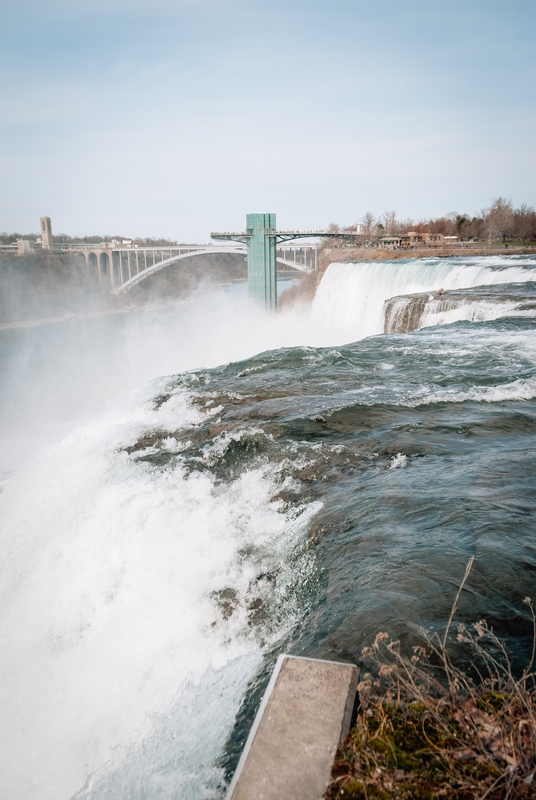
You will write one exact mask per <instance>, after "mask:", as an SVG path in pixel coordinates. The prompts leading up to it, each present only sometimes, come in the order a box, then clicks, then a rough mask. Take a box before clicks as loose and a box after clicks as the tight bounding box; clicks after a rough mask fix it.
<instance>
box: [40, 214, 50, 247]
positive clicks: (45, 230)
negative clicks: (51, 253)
mask: <svg viewBox="0 0 536 800" xmlns="http://www.w3.org/2000/svg"><path fill="white" fill-rule="evenodd" d="M39 222H40V223H41V248H42V249H43V250H52V249H53V248H54V242H53V239H52V223H51V221H50V217H41V218H40V220H39Z"/></svg>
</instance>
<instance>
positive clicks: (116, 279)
mask: <svg viewBox="0 0 536 800" xmlns="http://www.w3.org/2000/svg"><path fill="white" fill-rule="evenodd" d="M54 249H55V250H61V251H63V252H65V251H66V250H68V251H69V252H71V253H72V254H73V255H75V256H78V257H80V258H83V259H84V260H85V261H86V264H87V265H88V267H90V268H91V269H93V270H94V271H95V272H96V273H97V275H98V277H99V281H101V282H107V283H109V285H110V289H111V291H112V292H113V293H114V294H122V293H126V292H128V291H130V289H131V288H132V287H133V286H135V285H136V284H138V283H141V281H144V280H146V278H149V277H150V276H151V275H154V273H155V272H159V271H160V270H162V269H165V268H166V267H169V266H170V265H171V264H176V263H177V262H179V261H183V260H185V259H187V258H192V257H193V256H200V255H209V256H212V255H218V254H220V253H234V254H239V255H243V256H244V258H245V260H246V261H247V255H248V248H247V245H246V244H242V243H234V242H232V243H229V244H228V245H223V246H217V245H190V246H186V245H184V246H178V245H177V246H168V247H138V246H136V245H134V246H132V245H121V246H110V245H108V244H107V243H104V242H103V243H102V244H100V245H61V244H59V245H58V244H56V245H55V247H54ZM317 253H318V246H317V245H314V244H307V245H285V246H282V247H280V248H278V249H277V259H276V260H277V263H278V264H279V265H281V266H284V267H287V268H290V269H296V270H299V271H300V272H314V271H315V270H316V269H317V262H318V258H317Z"/></svg>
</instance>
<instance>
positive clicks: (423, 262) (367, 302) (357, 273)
mask: <svg viewBox="0 0 536 800" xmlns="http://www.w3.org/2000/svg"><path fill="white" fill-rule="evenodd" d="M535 267H536V261H534V260H527V259H525V260H522V259H517V260H516V259H515V258H511V257H503V258H493V259H492V258H489V257H488V258H471V259H467V260H466V261H464V262H461V263H460V261H459V260H454V259H438V258H429V259H427V258H426V259H419V260H417V259H413V260H408V261H405V260H404V261H400V260H399V261H365V262H344V263H335V264H330V265H329V267H328V269H327V270H326V273H325V275H324V277H323V278H322V281H321V283H320V286H319V287H318V290H317V293H316V296H315V299H314V303H313V310H312V315H313V318H314V319H315V320H316V321H317V322H318V324H321V325H324V326H329V327H332V328H335V329H339V330H340V331H341V333H342V332H343V331H345V332H346V336H347V340H348V341H350V340H352V339H354V340H355V339H360V338H363V337H364V336H373V335H375V334H378V333H383V318H382V309H383V304H384V302H385V301H386V300H388V299H389V298H390V297H394V296H395V295H404V294H416V293H418V292H426V291H437V290H439V289H444V290H449V289H469V288H472V287H474V286H491V285H495V284H503V283H504V284H507V283H525V282H527V281H534V280H536V269H535Z"/></svg>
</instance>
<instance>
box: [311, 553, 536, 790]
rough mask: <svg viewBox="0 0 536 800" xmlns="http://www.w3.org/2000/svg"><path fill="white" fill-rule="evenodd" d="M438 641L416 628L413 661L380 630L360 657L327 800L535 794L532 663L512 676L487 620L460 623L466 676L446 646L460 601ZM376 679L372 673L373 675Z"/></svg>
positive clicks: (535, 720)
mask: <svg viewBox="0 0 536 800" xmlns="http://www.w3.org/2000/svg"><path fill="white" fill-rule="evenodd" d="M471 566H472V559H471V560H470V562H469V563H468V565H467V569H466V573H465V577H464V579H463V581H462V584H461V586H460V589H459V591H458V595H457V597H456V600H455V602H454V605H453V607H452V612H451V616H450V620H449V623H448V625H447V629H446V631H445V635H444V637H443V639H440V638H439V637H438V636H431V637H430V636H427V635H426V634H425V633H424V632H422V637H423V643H422V646H419V647H416V648H414V651H413V655H412V656H411V657H408V656H405V655H404V654H402V652H401V650H400V645H399V642H396V641H392V640H391V639H390V638H389V636H388V635H387V634H386V633H380V634H378V636H377V637H376V639H375V641H374V643H373V645H372V646H371V647H369V648H365V650H364V651H363V658H364V661H365V663H366V664H367V666H369V665H370V673H368V674H365V676H364V681H363V682H362V683H361V684H360V686H359V692H360V700H361V704H360V709H359V715H358V719H357V722H356V725H355V726H354V728H353V729H352V730H351V731H350V734H349V736H348V737H347V739H346V740H345V742H344V743H343V745H342V746H341V747H340V748H339V752H338V754H337V758H336V761H335V765H334V768H333V773H332V780H331V783H330V786H329V788H328V791H327V794H326V798H327V800H335V798H337V799H339V798H340V799H341V800H342V798H344V800H349V798H355V800H357V798H359V799H360V800H361V798H363V799H365V800H373V798H374V800H377V799H378V798H381V799H382V800H387V798H407V800H410V798H411V800H413V799H415V800H417V798H421V799H422V800H432V798H442V797H448V798H454V800H469V798H471V800H472V799H473V798H480V800H499V798H500V799H501V800H509V799H510V798H512V800H513V799H514V798H536V682H535V675H534V672H533V664H534V655H535V649H534V648H535V645H536V620H535V615H534V609H533V605H532V601H531V600H530V598H525V601H524V602H525V604H526V605H527V607H528V609H529V611H530V614H531V616H532V624H533V629H534V632H535V635H534V638H533V642H534V644H533V652H532V657H531V659H530V663H529V664H528V665H527V668H526V669H525V670H524V672H523V674H522V675H521V677H519V678H515V677H514V675H513V673H512V669H511V666H510V661H509V658H508V654H507V652H506V649H505V647H504V645H503V643H502V642H501V641H500V640H499V639H498V638H497V637H496V636H495V634H494V633H493V631H492V630H491V629H490V628H489V627H488V625H487V624H486V622H485V621H484V620H482V621H480V622H477V623H475V624H474V625H472V626H470V627H466V626H464V625H459V626H458V627H457V639H458V641H459V642H462V643H463V645H464V646H465V647H467V648H468V649H469V650H470V651H471V653H472V666H471V672H472V673H473V676H476V677H470V676H469V675H468V674H467V673H466V672H464V671H463V670H461V669H459V668H457V667H456V666H455V665H454V664H453V662H452V660H451V658H450V657H449V655H448V652H447V642H448V635H449V631H450V627H451V622H452V618H453V616H454V614H455V611H456V605H457V601H458V598H459V596H460V593H461V591H462V588H463V585H464V583H465V580H466V579H467V577H468V575H469V572H470V569H471ZM373 676H374V677H373Z"/></svg>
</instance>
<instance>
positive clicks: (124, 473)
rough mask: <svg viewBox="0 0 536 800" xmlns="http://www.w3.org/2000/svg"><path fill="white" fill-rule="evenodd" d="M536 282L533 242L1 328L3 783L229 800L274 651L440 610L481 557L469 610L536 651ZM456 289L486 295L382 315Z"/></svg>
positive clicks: (30, 791) (514, 648)
mask: <svg viewBox="0 0 536 800" xmlns="http://www.w3.org/2000/svg"><path fill="white" fill-rule="evenodd" d="M534 281H536V261H535V260H532V259H530V258H519V257H518V258H515V257H510V258H501V259H497V258H487V259H486V258H469V259H466V260H463V259H450V260H447V259H442V260H437V259H428V260H421V261H417V260H406V261H397V262H383V263H373V262H369V263H365V264H353V263H348V264H334V265H332V266H331V267H330V268H329V269H328V271H327V273H326V275H325V276H324V278H323V280H322V283H321V285H320V287H319V290H318V292H317V296H316V298H315V301H314V304H313V308H312V310H311V312H305V311H302V312H293V313H288V314H285V315H283V314H282V315H277V317H274V318H270V317H267V316H264V315H258V314H256V313H255V312H254V311H252V310H251V309H249V308H247V307H246V304H245V301H244V300H243V299H242V298H239V297H230V296H223V295H219V296H217V297H212V298H204V297H199V298H198V300H197V301H196V302H195V303H190V304H185V305H183V306H180V307H178V308H177V309H175V310H173V311H166V312H161V313H160V314H152V315H131V316H130V317H129V318H128V319H127V318H126V317H125V318H122V319H119V318H115V319H113V320H112V319H111V318H109V319H108V320H106V321H105V322H102V321H101V323H97V321H95V320H93V321H91V323H90V324H89V323H88V324H84V325H81V324H77V323H72V324H71V323H69V324H66V325H65V327H63V328H62V329H61V331H63V332H65V331H68V332H69V336H68V337H67V338H68V342H67V343H66V342H65V338H66V337H65V333H63V334H62V332H61V331H60V327H59V326H56V328H55V331H54V332H52V331H51V329H47V330H46V331H45V329H41V330H40V332H37V331H36V330H33V332H32V333H28V332H26V333H25V334H21V333H20V332H14V331H5V332H2V333H1V335H0V346H1V347H2V348H3V350H2V353H3V361H2V365H3V366H2V370H3V373H2V374H3V375H4V377H5V378H6V377H8V378H9V384H10V388H9V389H8V388H4V395H3V399H2V408H3V412H2V413H3V427H2V429H1V432H2V436H3V439H4V442H9V447H6V452H7V453H8V457H6V463H5V464H4V474H5V480H4V486H3V492H2V494H1V495H0V504H1V510H0V513H1V519H2V531H3V532H2V537H3V541H2V560H1V573H0V574H1V583H0V586H1V596H2V603H1V617H0V637H1V651H2V657H1V664H0V678H1V681H0V685H1V689H0V691H1V693H2V695H1V707H2V711H3V713H2V739H1V746H2V753H3V757H4V759H3V760H4V766H3V767H2V771H3V774H2V776H1V783H2V785H3V786H4V787H5V788H4V792H5V796H6V797H17V798H21V800H22V799H24V800H34V798H35V800H37V798H39V800H63V798H70V797H73V796H76V797H77V798H79V799H80V800H81V799H82V798H83V799H84V800H89V798H91V799H92V800H97V799H99V800H100V799H101V798H107V797H113V798H114V799H116V800H122V799H123V798H124V800H126V799H127V798H128V799H129V800H132V799H136V800H141V798H144V799H150V800H152V799H153V798H154V799H155V800H156V799H157V798H158V800H160V798H165V799H166V800H167V799H168V798H169V799H171V798H220V797H221V796H222V795H223V791H224V785H225V777H226V771H227V772H228V771H229V770H230V769H232V766H233V764H234V762H235V760H236V754H237V752H238V751H239V748H240V745H241V742H242V741H243V739H244V737H245V735H246V734H247V729H248V725H249V724H250V722H251V718H252V715H253V713H254V711H255V704H256V702H257V701H258V697H259V693H260V691H261V690H262V687H263V685H264V682H265V679H266V675H267V674H268V672H269V669H270V666H271V664H272V663H273V660H274V658H275V657H276V656H277V654H278V653H279V652H281V651H282V650H283V651H287V652H292V653H295V654H300V655H310V656H319V657H326V658H335V659H352V660H355V661H358V662H359V659H360V652H361V649H362V647H363V646H364V645H365V644H368V643H370V641H371V639H372V638H373V637H374V636H375V634H376V633H377V632H378V631H380V630H386V631H389V632H390V633H391V634H392V635H394V636H398V637H400V638H401V639H402V641H403V642H404V643H407V644H411V643H412V642H413V641H414V640H415V637H416V635H417V634H418V630H419V628H420V627H424V628H426V629H427V630H437V631H442V630H443V629H444V625H445V622H446V619H447V618H448V614H449V610H450V606H451V603H452V599H453V595H454V594H455V592H456V587H457V585H458V584H459V581H460V578H461V576H462V575H463V571H464V567H465V564H466V562H467V559H468V558H469V556H470V555H474V556H475V566H474V569H473V572H472V574H471V577H470V580H469V582H468V584H467V591H466V592H464V594H463V595H462V598H461V601H460V606H459V614H458V618H459V620H464V621H466V622H471V621H476V620H479V619H481V618H482V617H485V618H486V619H487V620H488V621H489V622H490V623H491V624H492V625H493V627H494V628H495V630H496V632H497V633H498V634H499V635H500V636H501V637H503V638H504V639H505V640H506V641H507V644H508V648H509V650H510V652H511V653H512V656H513V659H514V661H515V662H516V663H523V659H524V658H525V657H526V654H527V652H528V650H530V646H531V628H530V625H529V624H528V622H527V620H526V618H525V616H524V614H523V610H522V609H523V608H524V607H523V604H522V600H523V598H524V597H525V596H526V595H529V596H533V597H536V594H535V589H536V540H535V537H534V532H535V531H534V529H535V503H534V478H533V470H534V461H535V447H536V338H535V333H536V330H535V329H536V310H535V309H533V308H532V307H531V302H530V301H531V297H532V299H534V296H535V295H536V283H534ZM521 284H523V287H521ZM490 286H492V287H493V298H492V299H493V302H491V303H490V302H489V297H490V291H491V290H490V288H489V287H490ZM533 286H534V292H533ZM477 287H484V289H482V290H480V289H478V288H477ZM440 289H443V290H444V291H445V292H446V293H448V292H450V291H454V290H458V295H457V296H458V297H459V290H467V293H468V295H467V296H468V298H469V299H468V300H467V303H466V305H467V304H472V305H473V306H474V304H475V303H476V304H477V305H478V303H479V302H480V306H479V309H480V310H479V312H478V314H476V313H475V314H473V313H472V312H471V314H470V315H468V314H466V313H465V312H463V313H461V312H460V313H458V312H456V313H458V316H457V317H455V319H457V321H453V320H449V319H447V320H445V319H444V318H443V317H441V315H440V314H439V313H437V314H436V316H435V317H434V314H433V313H429V314H428V317H426V316H424V317H419V319H420V320H421V323H422V324H421V326H420V328H419V329H418V330H415V331H413V332H411V333H404V334H383V333H382V331H383V328H384V324H385V311H384V303H385V301H387V300H389V298H391V297H394V296H397V297H400V296H404V295H407V294H415V293H426V292H432V293H434V292H438V290H440ZM479 292H481V294H482V300H481V301H480V300H479ZM521 295H522V300H523V303H524V306H523V308H522V309H521V311H522V312H523V313H515V314H514V315H513V316H512V315H511V311H512V305H511V298H512V297H513V298H514V299H515V300H516V302H517V300H518V299H519V296H521ZM501 296H503V297H504V298H505V301H504V303H503V304H502V305H501V303H500V302H499V303H497V302H495V300H496V299H497V297H499V298H500V297H501ZM408 302H410V301H408ZM430 302H432V300H430ZM454 305H455V307H456V308H459V307H461V306H463V305H464V303H463V302H461V301H460V303H458V304H457V305H456V304H454ZM498 306H500V307H501V308H502V309H503V312H501V313H499V314H498V313H497V308H498ZM449 308H450V306H449ZM486 309H488V310H486ZM516 309H517V311H519V303H518V306H516ZM471 320H476V321H471ZM445 322H450V324H445ZM69 326H70V327H69ZM17 336H18V337H19V338H18V339H17ZM24 337H26V338H24ZM60 340H61V341H62V342H63V344H62V345H61V346H60ZM21 353H22V355H21ZM185 370H188V371H185ZM157 376H158V377H157ZM4 387H6V384H5V383H4ZM32 387H33V388H32ZM135 387H136V388H135ZM127 389H129V390H131V391H130V393H128V394H127V393H126V390H127ZM28 393H30V395H31V396H30V397H28ZM533 437H535V438H533ZM32 441H34V442H35V446H34V447H32V446H31V442H32ZM17 442H21V443H22V444H21V445H20V450H21V453H19V454H18V455H17V453H18V448H17ZM29 443H30V444H29ZM9 454H12V460H13V465H15V466H16V469H13V468H12V467H10V463H9ZM2 796H4V795H2Z"/></svg>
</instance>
